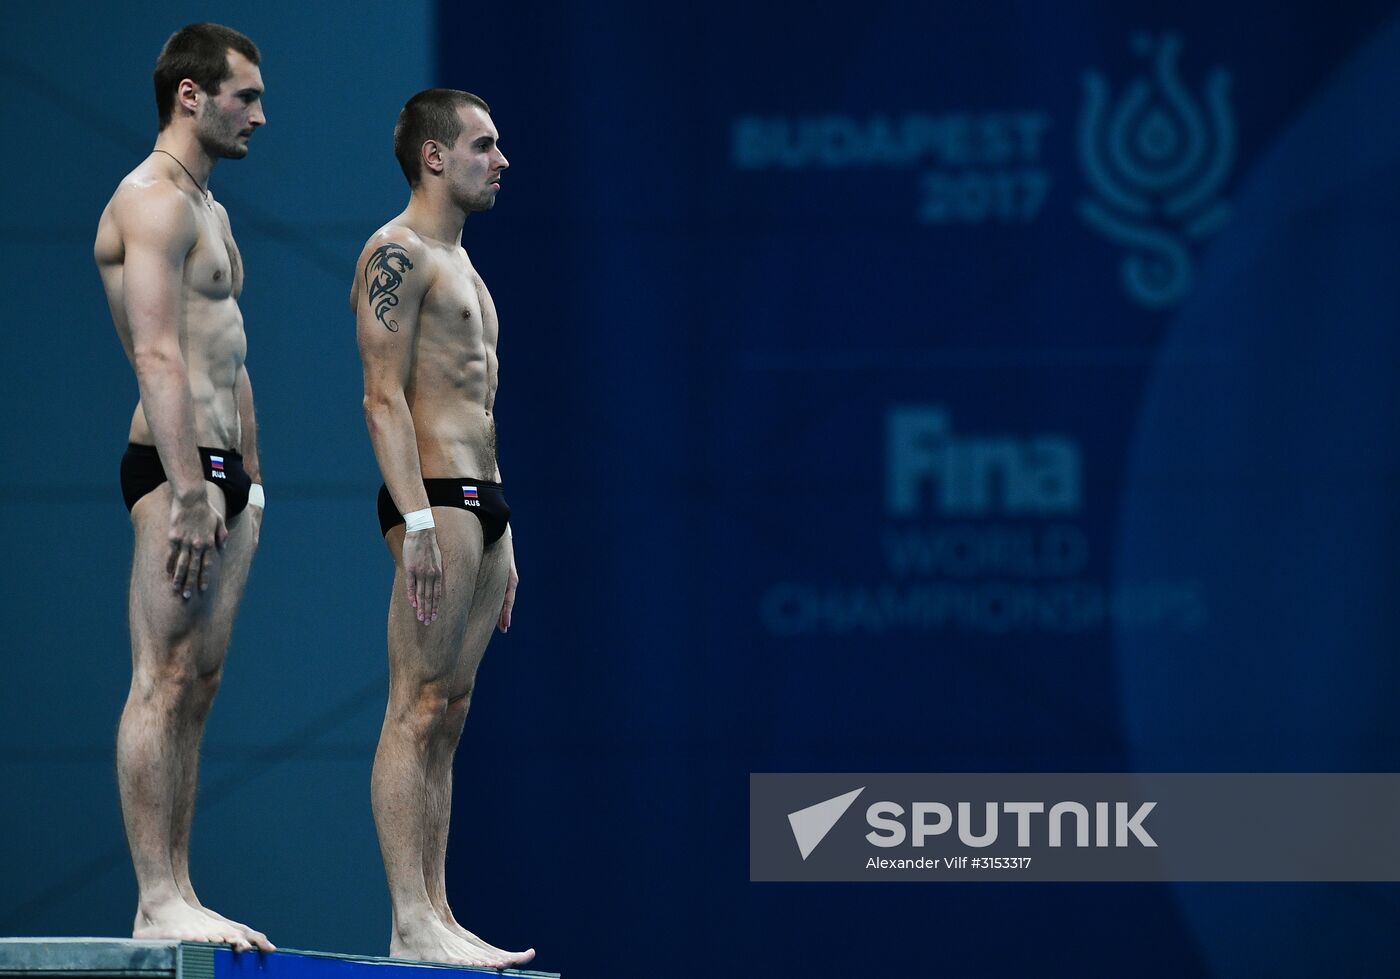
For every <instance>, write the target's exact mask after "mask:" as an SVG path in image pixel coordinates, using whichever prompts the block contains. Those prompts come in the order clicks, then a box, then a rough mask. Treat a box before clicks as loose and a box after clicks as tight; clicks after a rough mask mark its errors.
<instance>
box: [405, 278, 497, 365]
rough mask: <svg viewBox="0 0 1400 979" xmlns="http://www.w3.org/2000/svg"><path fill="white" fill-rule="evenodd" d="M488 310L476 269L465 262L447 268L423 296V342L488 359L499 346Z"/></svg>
mask: <svg viewBox="0 0 1400 979" xmlns="http://www.w3.org/2000/svg"><path fill="white" fill-rule="evenodd" d="M456 264H457V263H453V265H454V266H455V265H456ZM488 313H489V300H488V299H487V298H486V296H485V286H484V285H483V284H482V282H481V277H480V276H478V275H477V274H476V271H475V270H474V269H472V268H471V267H470V266H469V265H465V263H463V265H462V266H460V267H453V268H450V269H448V270H445V271H444V272H442V273H440V274H439V275H438V276H437V279H436V281H435V282H434V285H433V287H432V289H430V290H429V291H428V294H427V295H426V296H424V298H423V310H422V314H421V318H420V321H419V336H420V342H421V340H424V339H431V342H432V343H433V344H434V345H435V346H437V347H439V348H440V349H442V350H443V351H444V352H448V351H451V352H455V353H459V354H460V355H462V356H463V357H465V358H467V359H470V360H475V359H486V358H487V357H488V356H489V355H490V354H492V353H494V350H495V346H496V337H495V323H494V318H493V317H490V316H489V315H488Z"/></svg>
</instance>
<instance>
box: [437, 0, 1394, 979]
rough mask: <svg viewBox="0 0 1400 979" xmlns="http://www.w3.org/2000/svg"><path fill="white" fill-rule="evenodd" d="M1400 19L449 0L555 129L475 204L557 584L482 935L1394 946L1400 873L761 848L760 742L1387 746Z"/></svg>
mask: <svg viewBox="0 0 1400 979" xmlns="http://www.w3.org/2000/svg"><path fill="white" fill-rule="evenodd" d="M1394 13H1395V5H1394V4H1391V3H1373V4H1352V5H1348V6H1347V7H1346V9H1345V11H1342V10H1339V9H1338V8H1337V7H1336V6H1335V5H1321V4H1309V5H1303V6H1302V7H1294V8H1290V9H1286V10H1285V9H1280V8H1277V7H1266V6H1263V5H1242V4H1209V5H1207V4H1190V5H1185V6H1180V5H1178V6H1175V7H1174V8H1173V9H1172V10H1171V11H1170V13H1169V14H1164V13H1162V12H1161V11H1160V10H1158V9H1157V8H1155V7H1153V6H1151V5H1146V4H1112V5H1109V4H1084V3H1080V4H1069V5H1064V4H1056V5H1045V4H1034V3H1010V2H1004V3H994V4H988V5H981V6H977V7H967V6H963V7H957V8H944V9H939V8H935V7H930V6H924V5H905V4H887V3H871V4H865V5H863V6H862V7H861V8H860V10H859V11H858V12H857V11H853V10H851V9H849V8H843V9H841V10H839V11H838V10H832V11H830V12H821V11H812V12H804V13H802V14H800V15H794V14H792V13H790V12H787V11H784V10H781V9H779V8H777V7H763V6H760V7H758V8H754V7H753V6H751V5H741V4H737V3H719V4H715V5H710V6H708V7H707V8H706V9H705V10H704V12H703V13H700V12H688V11H677V10H671V9H657V8H655V7H654V6H652V5H647V4H641V3H609V4H603V5H592V6H590V7H588V8H586V9H583V8H580V9H577V10H574V11H572V12H568V13H564V14H562V15H557V16H555V15H551V16H549V17H545V16H542V15H540V14H539V13H537V12H533V11H518V12H517V11H510V10H506V11H501V12H498V13H496V14H493V16H491V17H490V18H483V17H482V16H481V14H480V12H479V11H476V10H474V9H469V8H466V7H458V6H456V5H446V6H444V7H443V8H441V10H440V12H439V30H438V35H437V38H438V59H439V76H440V81H441V82H442V83H444V84H449V85H453V86H458V87H464V88H468V89H470V90H472V91H475V92H478V93H479V94H481V95H483V96H484V97H485V98H486V99H487V100H488V101H490V102H491V103H492V106H493V108H494V110H495V113H494V115H495V119H496V122H497V124H498V126H499V128H500V131H501V138H502V147H503V148H504V149H505V151H506V152H507V154H508V155H509V156H510V158H511V161H512V170H511V174H510V176H509V178H508V180H507V189H506V191H505V192H504V193H503V195H502V197H501V201H500V204H499V205H498V207H497V208H496V210H495V211H494V212H493V213H491V214H490V215H486V216H483V217H479V218H473V219H472V220H471V221H470V222H469V227H468V229H467V242H466V244H467V247H468V249H469V250H470V251H471V252H472V255H473V258H474V260H475V261H476V263H477V265H478V267H479V268H480V269H481V270H482V272H483V274H484V275H485V276H486V278H487V280H488V282H489V283H490V284H491V287H492V290H493V293H494V294H495V296H496V299H497V304H498V306H499V308H500V310H501V316H502V325H503V329H502V341H501V343H502V360H503V364H504V370H503V374H502V388H501V395H500V409H499V410H500V417H501V432H502V435H501V445H502V450H501V452H502V466H503V469H504V473H505V478H506V481H507V483H508V486H509V489H510V496H511V500H512V505H513V506H514V508H515V527H516V530H515V534H516V541H517V547H518V551H519V555H520V566H521V574H522V576H523V581H524V583H523V585H522V590H521V598H520V605H519V608H518V612H517V615H518V620H519V623H520V624H519V627H518V629H517V630H513V631H512V635H511V637H509V639H508V640H507V642H505V643H501V644H500V645H499V646H498V647H497V648H495V649H493V651H492V653H491V655H490V656H489V657H488V661H487V665H486V667H485V668H484V671H483V676H482V685H481V689H480V696H479V698H478V699H477V702H476V705H475V706H474V716H473V718H472V721H471V723H470V724H469V727H468V745H467V747H466V749H465V753H464V755H463V757H462V760H461V763H460V764H459V772H458V780H459V781H458V789H457V804H458V806H459V810H467V809H469V810H471V815H470V817H468V818H465V819H459V820H458V822H457V825H456V828H455V831H454V838H453V846H454V849H453V868H454V886H455V888H456V891H457V893H458V894H459V895H460V897H459V900H461V901H463V902H464V903H465V902H470V903H471V905H472V907H473V909H479V912H480V917H479V918H478V919H477V920H479V921H481V922H482V923H483V926H484V927H486V928H487V929H488V931H489V933H492V934H501V935H503V936H504V937H509V936H510V935H511V934H513V933H515V932H517V931H518V932H519V934H520V936H521V940H522V941H525V940H528V941H529V942H532V943H536V944H538V945H540V947H541V948H545V949H546V950H547V953H548V954H547V955H546V957H545V958H544V959H543V960H542V962H543V963H544V964H545V965H549V964H551V963H557V964H559V965H560V966H563V967H568V968H571V969H574V970H579V971H582V972H583V973H586V974H589V975H603V974H628V975H632V974H638V975H639V974H647V973H648V971H649V969H654V970H656V971H662V970H663V969H664V971H666V972H667V973H668V974H677V975H702V974H711V973H717V972H719V971H721V970H724V969H728V968H729V967H731V966H733V965H736V964H743V965H745V966H749V967H753V968H755V969H759V968H761V969H764V970H776V971H778V972H779V973H780V974H784V975H798V974H802V973H803V972H807V973H810V974H813V975H841V974H847V973H856V972H858V971H859V972H861V973H864V972H867V971H870V970H871V967H872V966H878V967H887V968H888V969H889V970H890V971H891V972H894V971H903V970H908V971H911V972H914V973H916V974H925V973H928V972H930V971H933V970H937V971H939V972H941V973H945V974H958V975H962V974H968V975H971V974H1010V973H1011V972H1013V971H1029V970H1032V969H1035V970H1037V971H1039V972H1043V973H1048V974H1067V975H1068V974H1076V975H1078V974H1086V973H1088V974H1113V973H1119V972H1125V971H1132V972H1134V973H1136V974H1151V975H1163V976H1166V975H1183V974H1214V975H1221V976H1226V975H1246V974H1249V975H1253V974H1274V975H1317V974H1323V973H1325V972H1328V971H1333V970H1335V969H1336V968H1337V963H1338V962H1341V963H1344V964H1345V968H1344V969H1343V970H1342V971H1348V970H1359V969H1361V968H1362V967H1364V966H1365V965H1366V964H1367V963H1371V964H1372V965H1373V966H1374V965H1375V964H1377V963H1380V962H1388V961H1391V960H1393V958H1394V955H1395V954H1396V952H1397V949H1396V948H1395V943H1394V940H1393V939H1392V938H1389V937H1386V935H1387V932H1388V931H1389V929H1385V928H1383V927H1382V926H1381V922H1382V921H1384V920H1386V919H1389V918H1393V915H1394V912H1395V909H1396V896H1397V891H1396V890H1395V889H1394V888H1391V887H1361V886H1355V887H1337V886H1331V887H1324V886H1308V885H1289V886H1257V885H1256V886H1246V885H1239V886H1226V887H1221V886H1206V885H1194V886H1193V885H1181V886H1176V887H1148V886H1126V885H1124V886H1095V887H1070V886H1060V887H1048V886H1005V885H1001V886H998V885H982V886H957V887H953V886H943V887H940V886H922V887H915V886H888V887H874V886H865V887H858V886H852V885H828V886H819V887H812V886H798V885H789V886H780V885H758V884H750V883H748V882H747V880H746V876H747V867H746V861H747V835H746V804H747V788H746V776H747V773H748V772H750V771H862V770H888V771H941V770H969V771H984V770H985V771H997V770H1042V771H1095V770H1108V771H1116V770H1131V769H1142V770H1184V771H1220V770H1223V771H1230V770H1249V771H1272V770H1282V771H1288V770H1338V771H1347V770H1393V769H1394V768H1395V765H1396V757H1397V756H1396V747H1397V734H1400V728H1397V725H1396V724H1395V722H1394V720H1393V711H1390V710H1388V709H1387V707H1388V705H1389V703H1390V702H1391V701H1392V700H1393V699H1394V696H1395V693H1396V690H1397V683H1396V676H1395V667H1394V665H1393V657H1392V656H1391V651H1392V650H1393V649H1394V644H1395V639H1396V635H1397V629H1396V624H1397V623H1396V619H1395V613H1394V612H1393V611H1391V609H1392V608H1393V606H1394V602H1393V601H1390V600H1389V596H1391V595H1393V594H1394V592H1395V585H1396V583H1397V580H1396V579H1397V571H1396V565H1395V562H1394V559H1393V555H1394V553H1395V547H1396V544H1397V540H1396V536H1397V530H1400V526H1397V521H1396V512H1397V511H1396V508H1395V506H1394V504H1393V499H1394V495H1395V490H1396V489H1397V478H1396V477H1397V470H1396V466H1395V464H1394V451H1393V448H1394V446H1395V444H1396V437H1395V436H1396V434H1397V433H1396V422H1397V409H1396V403H1395V399H1394V397H1393V395H1392V394H1391V391H1392V388H1393V386H1394V382H1395V380H1396V377H1397V367H1400V360H1397V346H1396V339H1395V331H1394V323H1395V319H1396V314H1397V312H1400V293H1398V292H1397V289H1396V287H1395V285H1394V277H1393V275H1392V274H1391V272H1390V270H1392V269H1393V268H1394V267H1395V264H1396V259H1397V258H1400V223H1397V221H1396V218H1397V210H1396V207H1397V201H1398V200H1400V198H1397V192H1396V190H1395V188H1396V186H1397V180H1396V177H1397V168H1398V167H1400V139H1397V136H1396V134H1397V132H1400V129H1397V127H1395V126H1394V125H1393V124H1392V123H1391V121H1390V120H1391V118H1392V117H1393V111H1391V110H1390V109H1389V108H1388V106H1389V105H1391V104H1393V102H1394V99H1395V97H1396V96H1397V95H1400V70H1397V66H1400V22H1397V21H1395V20H1394V16H1393V15H1394ZM505 773H529V774H528V778H529V781H530V785H531V792H530V794H529V795H528V797H521V796H516V797H513V798H512V799H510V800H505V799H500V798H498V797H496V795H495V793H494V792H492V791H490V790H487V791H486V792H484V793H483V791H482V786H483V785H485V786H491V785H493V784H494V782H495V780H496V779H498V778H502V777H507V776H506V774H505ZM509 777H514V776H509ZM488 841H490V843H489V844H488ZM541 880H549V881H555V882H557V883H556V884H555V885H554V886H550V887H546V888H541V887H540V886H539V882H540V881H541ZM487 881H490V883H489V885H488V884H487V883H485V882H487ZM497 897H499V898H502V899H503V900H499V901H497V900H495V898H497ZM556 955H557V956H558V957H557V958H556ZM620 961H621V962H623V964H622V965H620V966H618V967H617V968H616V970H615V973H612V972H609V971H608V969H607V966H608V964H609V963H618V962H620Z"/></svg>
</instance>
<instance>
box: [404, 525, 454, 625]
mask: <svg viewBox="0 0 1400 979" xmlns="http://www.w3.org/2000/svg"><path fill="white" fill-rule="evenodd" d="M403 570H404V578H405V579H406V580H407V583H408V604H410V605H412V606H413V608H414V609H415V610H416V611H417V617H418V621H419V622H422V623H423V624H424V625H426V624H428V623H429V622H432V621H433V620H434V619H436V618H437V617H438V607H439V606H440V605H441V604H442V600H443V595H444V593H445V591H446V588H447V586H446V583H445V581H444V579H443V573H442V554H441V552H440V551H438V542H437V531H436V530H434V529H433V528H432V527H426V528H424V529H423V530H411V531H409V532H408V533H406V534H404V538H403Z"/></svg>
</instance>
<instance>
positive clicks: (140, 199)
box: [120, 186, 204, 500]
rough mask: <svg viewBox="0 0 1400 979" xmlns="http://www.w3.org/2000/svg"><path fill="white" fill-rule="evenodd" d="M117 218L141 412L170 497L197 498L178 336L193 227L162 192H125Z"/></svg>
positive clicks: (180, 204)
mask: <svg viewBox="0 0 1400 979" xmlns="http://www.w3.org/2000/svg"><path fill="white" fill-rule="evenodd" d="M123 203H124V205H125V206H124V207H123V209H122V211H121V212H120V219H121V227H122V239H123V245H124V247H125V258H124V260H123V262H122V299H123V302H124V304H125V313H126V320H127V323H128V325H129V328H130V330H131V347H132V365H133V366H134V367H135V369H136V382H137V384H138V385H139V387H140V389H141V406H142V408H143V409H144V411H145V415H146V422H147V424H148V426H149V427H150V430H151V436H152V438H153V439H154V440H155V443H156V449H157V451H158V452H159V453H160V461H161V465H162V466H164V467H165V474H166V477H167V478H168V479H169V480H170V487H171V490H172V491H173V492H174V494H175V496H176V497H178V498H180V499H184V500H194V499H196V498H198V499H201V500H202V499H204V473H203V471H202V469H201V467H200V461H199V452H198V450H197V448H196V441H195V425H194V404H193V400H192V398H191V396H190V376H189V368H188V365H187V364H186V363H185V354H184V350H183V349H182V348H181V345H180V338H181V334H182V333H183V331H184V302H183V295H182V294H183V290H184V275H185V259H186V258H187V257H188V255H189V253H190V250H191V249H192V248H194V245H195V242H196V241H197V240H198V237H199V229H198V228H197V227H196V225H195V221H194V217H193V215H191V214H190V209H189V205H188V204H187V202H186V201H185V199H184V196H183V195H182V194H179V193H178V192H176V191H174V190H173V189H169V188H166V187H163V186H156V187H147V188H142V189H141V190H139V191H132V192H131V193H130V197H129V199H127V200H126V201H124V202H123Z"/></svg>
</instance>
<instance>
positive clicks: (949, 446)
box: [885, 405, 1083, 517]
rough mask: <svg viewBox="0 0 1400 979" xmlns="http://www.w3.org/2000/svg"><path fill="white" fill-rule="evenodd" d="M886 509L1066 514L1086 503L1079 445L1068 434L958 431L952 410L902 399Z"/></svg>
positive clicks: (892, 431) (890, 452) (889, 424)
mask: <svg viewBox="0 0 1400 979" xmlns="http://www.w3.org/2000/svg"><path fill="white" fill-rule="evenodd" d="M885 440H886V441H885V448H886V455H885V460H886V466H887V469H886V474H885V475H886V482H885V509H886V511H887V512H888V513H890V514H891V515H893V516H896V517H914V516H918V515H919V514H920V513H921V512H922V511H923V510H924V508H925V505H926V501H927V502H931V503H932V504H934V505H935V506H936V507H937V509H938V510H939V511H940V512H941V513H943V514H946V515H961V516H980V515H986V514H990V513H1005V514H1022V515H1027V516H1036V515H1047V514H1065V513H1074V512H1076V511H1078V510H1079V509H1080V508H1081V507H1082V505H1083V490H1082V482H1083V477H1082V470H1083V463H1082V460H1081V459H1080V452H1079V446H1078V445H1077V444H1076V443H1075V442H1074V441H1073V440H1072V439H1070V438H1068V437H1067V436H1064V435H1053V434H1043V435H1033V436H1031V437H1030V438H1014V437H1011V436H967V435H963V436H959V435H957V434H955V433H954V432H953V425H952V421H951V420H950V419H949V417H948V414H947V412H945V411H944V410H943V409H941V408H938V407H935V406H932V405H900V406H897V407H894V408H891V409H889V412H888V414H887V415H886V418H885Z"/></svg>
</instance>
